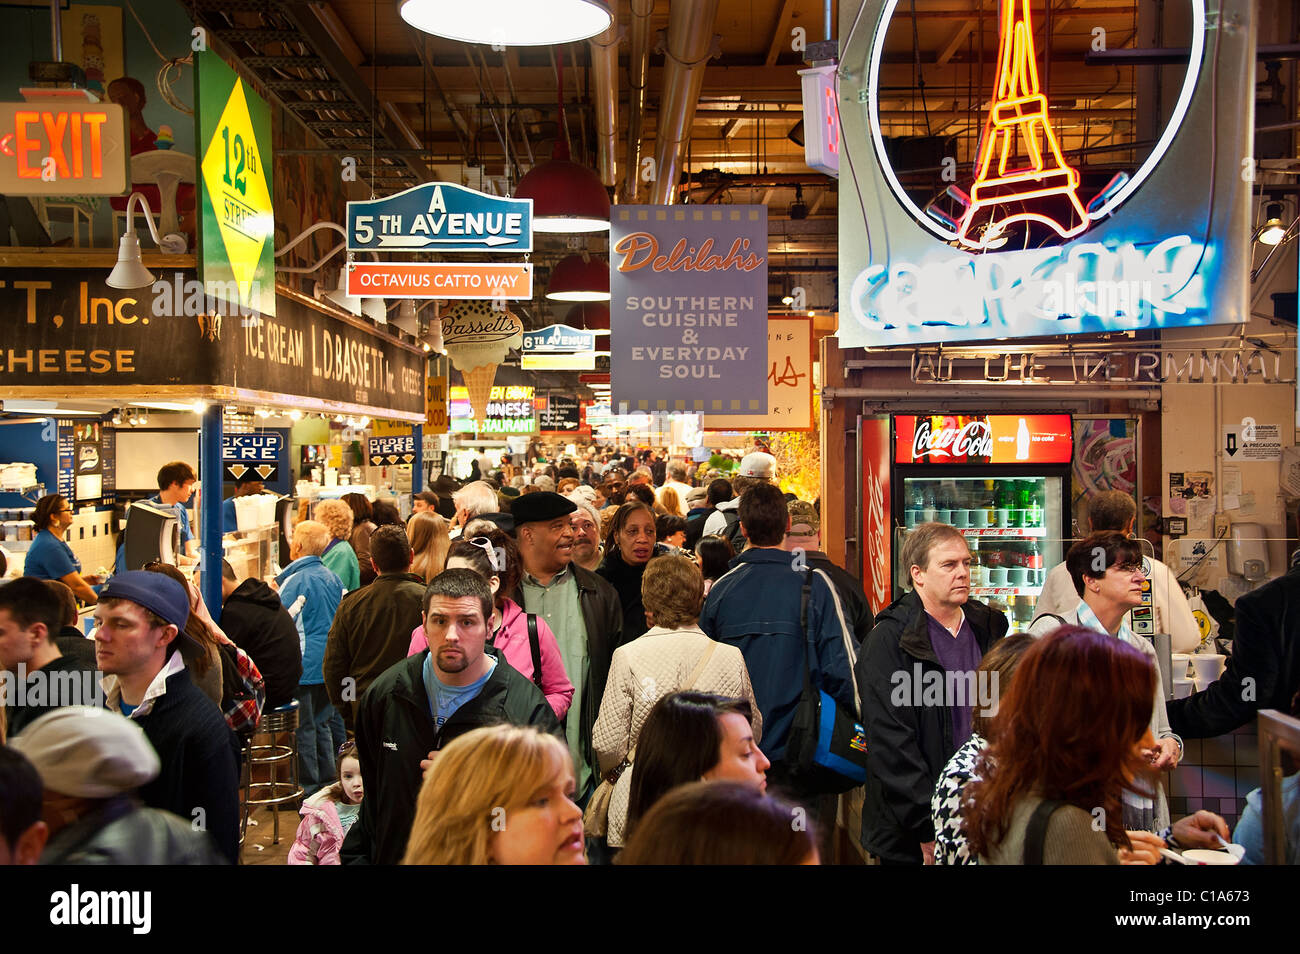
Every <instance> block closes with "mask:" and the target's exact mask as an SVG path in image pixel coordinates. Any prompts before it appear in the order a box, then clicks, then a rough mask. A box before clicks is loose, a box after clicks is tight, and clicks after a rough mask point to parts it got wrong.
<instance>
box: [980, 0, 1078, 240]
mask: <svg viewBox="0 0 1300 954" xmlns="http://www.w3.org/2000/svg"><path fill="white" fill-rule="evenodd" d="M1001 20H1002V32H1001V38H1000V41H999V48H998V78H997V91H996V93H995V95H994V98H993V105H992V106H991V107H990V109H989V115H988V119H987V121H986V122H985V126H984V135H983V136H982V137H981V140H980V153H979V159H978V162H977V168H978V173H977V175H976V177H975V184H974V185H973V186H971V190H970V201H969V203H968V205H967V208H966V211H965V213H964V214H963V215H962V217H961V220H960V222H959V223H958V227H957V238H958V239H959V240H960V241H961V242H962V243H963V244H965V245H972V246H976V247H979V248H987V247H989V246H990V245H991V244H994V243H996V242H997V241H998V240H999V238H1001V237H1002V236H1004V235H1005V234H1006V231H1007V227H1008V226H1010V225H1011V224H1013V223H1015V222H1026V223H1032V222H1040V223H1042V224H1044V225H1047V226H1049V227H1050V228H1052V229H1053V230H1054V231H1055V232H1056V233H1057V234H1059V235H1060V236H1061V237H1062V238H1070V237H1072V236H1075V235H1078V234H1079V233H1080V232H1082V231H1083V230H1084V229H1086V228H1087V227H1088V213H1087V211H1086V210H1085V209H1084V207H1083V203H1082V202H1080V201H1079V195H1078V188H1079V171H1078V170H1077V169H1075V168H1074V167H1072V166H1069V165H1067V164H1066V162H1065V159H1063V158H1062V156H1061V147H1060V145H1059V144H1058V143H1057V141H1056V134H1055V133H1054V132H1053V131H1052V126H1051V123H1050V122H1048V118H1047V109H1048V106H1047V97H1046V96H1044V95H1043V93H1042V91H1041V89H1040V87H1039V85H1038V66H1037V63H1036V61H1037V54H1036V53H1035V51H1034V32H1033V26H1032V24H1031V23H1030V19H1029V0H1001ZM1022 152H1023V153H1024V154H1025V155H1026V156H1027V160H1026V161H1021V158H1022ZM1053 196H1059V197H1062V198H1063V199H1064V200H1066V201H1065V202H1064V203H1062V202H1061V201H1059V200H1058V201H1057V202H1055V203H1053V204H1054V205H1055V206H1056V207H1058V208H1061V207H1064V209H1065V213H1066V220H1065V221H1064V222H1062V221H1059V220H1058V219H1057V218H1055V217H1053V216H1051V215H1048V214H1046V213H1044V212H1041V211H1035V209H1034V206H1035V204H1037V205H1041V202H1040V201H1038V200H1042V199H1045V198H1049V197H1053Z"/></svg>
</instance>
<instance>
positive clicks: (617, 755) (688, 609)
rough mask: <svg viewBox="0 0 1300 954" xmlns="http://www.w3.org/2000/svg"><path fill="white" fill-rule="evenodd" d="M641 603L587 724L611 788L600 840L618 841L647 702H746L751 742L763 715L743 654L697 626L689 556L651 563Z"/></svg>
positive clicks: (695, 579)
mask: <svg viewBox="0 0 1300 954" xmlns="http://www.w3.org/2000/svg"><path fill="white" fill-rule="evenodd" d="M641 603H642V605H643V606H644V608H645V616H646V622H648V623H649V624H650V627H651V628H650V629H648V630H647V631H646V632H645V635H643V636H640V637H638V638H637V639H634V640H632V641H631V642H630V643H627V644H625V645H623V646H620V647H619V648H618V649H616V650H614V657H613V660H612V661H611V662H610V667H609V681H608V682H606V684H605V695H604V697H603V698H602V699H601V702H600V715H599V716H597V718H596V723H595V725H594V726H593V727H592V739H591V741H592V748H593V749H594V750H595V753H596V758H597V759H598V760H599V762H600V773H601V776H602V778H604V779H605V780H607V781H610V782H612V783H613V785H614V789H613V792H612V793H611V795H610V801H609V815H608V827H607V829H606V839H607V841H608V844H609V847H611V848H619V847H622V845H623V835H624V829H625V827H626V824H627V810H628V800H629V797H630V794H631V787H632V769H631V767H630V766H632V765H633V764H634V763H635V761H636V754H635V751H634V750H635V749H636V745H637V741H638V739H639V738H640V735H641V728H642V727H643V726H644V725H645V722H646V718H647V717H648V716H649V715H650V710H651V709H653V708H654V706H655V703H656V702H658V701H659V700H660V699H662V698H663V697H664V696H667V695H670V694H672V693H675V692H683V691H695V692H703V693H714V694H716V695H719V696H724V697H726V698H729V699H742V700H744V701H746V702H748V703H749V711H750V714H751V717H752V721H751V723H750V728H751V729H752V730H753V745H754V746H757V745H758V742H759V741H760V740H761V738H762V735H763V716H762V714H761V713H760V712H759V710H758V700H757V699H755V698H754V688H753V686H752V685H751V683H750V681H749V670H748V669H747V668H746V667H745V657H744V656H742V655H741V652H740V650H739V649H737V648H736V647H735V646H725V645H723V644H721V643H716V642H714V641H713V640H711V639H710V638H709V637H708V636H706V635H705V634H704V632H703V631H701V630H700V627H699V615H700V607H701V606H702V605H703V604H704V577H703V576H702V575H701V573H700V569H699V567H697V566H696V565H695V563H694V561H692V560H691V559H690V558H689V557H684V556H661V557H656V558H655V559H653V560H651V561H650V563H649V565H648V566H647V567H646V570H645V575H644V576H642V577H641Z"/></svg>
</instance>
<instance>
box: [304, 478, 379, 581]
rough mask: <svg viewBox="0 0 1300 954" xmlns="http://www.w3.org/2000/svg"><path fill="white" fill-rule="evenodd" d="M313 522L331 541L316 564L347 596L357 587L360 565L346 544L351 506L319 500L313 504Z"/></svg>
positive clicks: (350, 534)
mask: <svg viewBox="0 0 1300 954" xmlns="http://www.w3.org/2000/svg"><path fill="white" fill-rule="evenodd" d="M372 512H373V510H372ZM316 520H317V521H318V522H319V523H323V524H324V525H325V527H326V529H328V530H329V532H330V537H331V538H332V539H331V540H330V545H329V546H328V547H326V548H325V552H324V553H322V554H321V558H320V561H321V563H324V564H325V568H326V569H328V570H333V571H334V573H335V574H337V575H338V578H339V579H340V580H342V581H343V590H344V592H346V593H351V592H352V591H353V590H355V589H357V588H359V587H360V586H361V564H360V563H359V562H357V554H356V551H355V550H353V549H352V544H351V543H349V542H348V539H349V538H350V537H351V536H352V507H350V506H349V505H348V504H346V503H344V502H343V501H342V500H322V501H321V502H320V503H318V504H317V505H316Z"/></svg>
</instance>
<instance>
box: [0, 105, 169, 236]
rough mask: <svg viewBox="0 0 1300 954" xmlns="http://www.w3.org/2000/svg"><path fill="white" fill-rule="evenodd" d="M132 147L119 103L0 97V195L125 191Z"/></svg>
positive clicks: (88, 193)
mask: <svg viewBox="0 0 1300 954" xmlns="http://www.w3.org/2000/svg"><path fill="white" fill-rule="evenodd" d="M128 153H129V150H128V149H127V137H126V119H125V115H124V113H123V112H122V107H121V106H117V105H114V104H113V103H85V102H82V103H72V102H57V101H51V102H42V101H40V100H37V101H35V102H29V103H0V195H47V196H55V195H58V196H70V195H121V194H122V193H124V192H126V186H127V181H128V180H127V166H128ZM155 211H157V210H155ZM7 238H8V236H6V239H7Z"/></svg>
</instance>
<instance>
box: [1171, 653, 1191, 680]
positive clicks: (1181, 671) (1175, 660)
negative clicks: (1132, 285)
mask: <svg viewBox="0 0 1300 954" xmlns="http://www.w3.org/2000/svg"><path fill="white" fill-rule="evenodd" d="M1191 664H1192V654H1191V653H1170V654H1169V666H1170V669H1171V670H1172V671H1173V675H1174V678H1175V679H1183V678H1187V667H1188V666H1190V665H1191Z"/></svg>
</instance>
